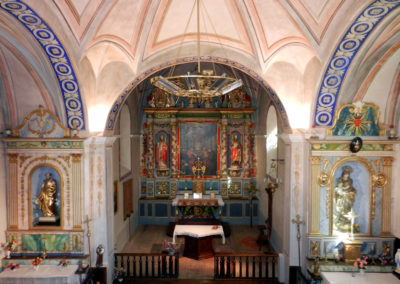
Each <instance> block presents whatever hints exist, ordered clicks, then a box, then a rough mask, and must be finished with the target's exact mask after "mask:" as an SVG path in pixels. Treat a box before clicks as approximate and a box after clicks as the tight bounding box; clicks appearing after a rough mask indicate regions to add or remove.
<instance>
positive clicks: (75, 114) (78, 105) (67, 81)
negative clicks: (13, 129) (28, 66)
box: [0, 0, 85, 129]
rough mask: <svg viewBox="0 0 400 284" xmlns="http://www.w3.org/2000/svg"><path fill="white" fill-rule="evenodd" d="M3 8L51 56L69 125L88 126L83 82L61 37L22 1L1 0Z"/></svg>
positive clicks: (0, 4)
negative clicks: (75, 70) (73, 66)
mask: <svg viewBox="0 0 400 284" xmlns="http://www.w3.org/2000/svg"><path fill="white" fill-rule="evenodd" d="M0 8H1V9H3V10H4V11H6V12H7V13H9V14H10V15H12V16H14V18H15V19H16V20H18V21H19V22H20V23H21V24H22V25H23V26H24V27H25V28H26V29H27V30H28V31H29V32H30V33H31V34H32V35H33V37H34V38H35V39H36V41H37V42H38V43H39V45H40V46H41V47H42V48H43V51H44V52H45V53H46V55H47V57H48V58H49V62H50V64H51V66H52V67H53V71H54V73H55V76H56V78H57V79H58V83H59V86H60V90H61V93H62V96H63V101H64V108H65V116H66V118H67V125H68V127H69V128H77V129H85V119H84V112H83V109H82V101H81V96H80V92H79V85H78V83H77V80H76V77H75V73H74V70H73V68H72V66H71V63H70V61H69V58H68V55H67V53H66V52H65V50H64V48H63V47H62V45H61V43H60V41H59V40H58V38H57V36H56V35H55V34H54V33H53V31H52V30H51V29H50V27H49V26H48V25H47V24H46V23H45V22H44V21H43V20H42V19H41V18H40V17H39V16H38V15H37V14H36V13H35V12H34V11H33V10H32V9H31V8H30V7H29V6H28V5H26V4H25V3H23V2H22V1H20V0H0Z"/></svg>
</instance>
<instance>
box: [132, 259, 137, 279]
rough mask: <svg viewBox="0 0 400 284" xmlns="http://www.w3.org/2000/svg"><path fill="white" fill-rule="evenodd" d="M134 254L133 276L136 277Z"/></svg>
mask: <svg viewBox="0 0 400 284" xmlns="http://www.w3.org/2000/svg"><path fill="white" fill-rule="evenodd" d="M136 276H137V275H136V256H135V255H134V256H133V277H134V278H136Z"/></svg>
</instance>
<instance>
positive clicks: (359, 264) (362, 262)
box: [353, 256, 368, 269]
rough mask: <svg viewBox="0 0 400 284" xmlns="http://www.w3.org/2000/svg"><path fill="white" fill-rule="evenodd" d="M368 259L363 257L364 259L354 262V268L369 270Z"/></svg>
mask: <svg viewBox="0 0 400 284" xmlns="http://www.w3.org/2000/svg"><path fill="white" fill-rule="evenodd" d="M367 259H368V256H363V257H362V258H357V259H356V261H354V264H353V266H354V267H355V268H360V269H367V264H368V262H367Z"/></svg>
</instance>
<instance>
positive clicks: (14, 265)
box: [6, 263, 19, 270]
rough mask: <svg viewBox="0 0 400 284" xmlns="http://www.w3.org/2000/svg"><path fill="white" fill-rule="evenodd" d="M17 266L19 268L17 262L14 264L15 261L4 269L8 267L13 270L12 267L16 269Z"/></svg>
mask: <svg viewBox="0 0 400 284" xmlns="http://www.w3.org/2000/svg"><path fill="white" fill-rule="evenodd" d="M17 268H19V264H15V263H10V264H9V265H8V266H7V267H6V269H10V270H14V269H17Z"/></svg>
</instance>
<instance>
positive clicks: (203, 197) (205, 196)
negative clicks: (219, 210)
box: [172, 194, 224, 207]
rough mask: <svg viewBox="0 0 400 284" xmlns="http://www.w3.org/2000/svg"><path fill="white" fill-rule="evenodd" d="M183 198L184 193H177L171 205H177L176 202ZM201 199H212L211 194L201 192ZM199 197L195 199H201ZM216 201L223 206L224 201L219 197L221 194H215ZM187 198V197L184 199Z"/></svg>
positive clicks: (191, 197)
mask: <svg viewBox="0 0 400 284" xmlns="http://www.w3.org/2000/svg"><path fill="white" fill-rule="evenodd" d="M180 199H182V200H185V196H184V195H181V194H179V195H177V196H176V197H175V198H174V199H173V200H172V206H178V202H179V200H180ZM190 199H193V196H190ZM201 199H207V200H212V198H211V196H210V195H208V194H203V195H202V198H201ZM201 199H195V200H201ZM214 199H216V200H217V202H218V206H220V207H222V206H224V201H223V200H222V198H221V195H215V198H214ZM186 200H187V199H186Z"/></svg>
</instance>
